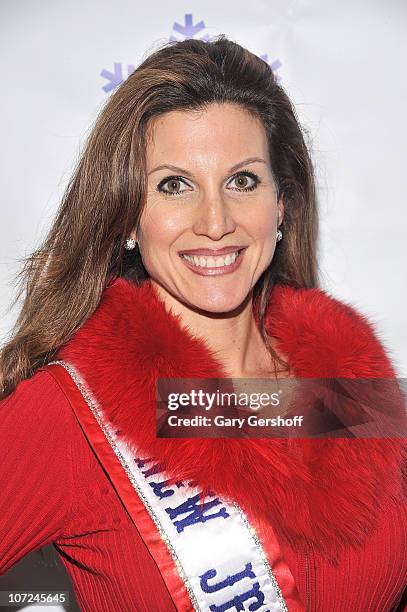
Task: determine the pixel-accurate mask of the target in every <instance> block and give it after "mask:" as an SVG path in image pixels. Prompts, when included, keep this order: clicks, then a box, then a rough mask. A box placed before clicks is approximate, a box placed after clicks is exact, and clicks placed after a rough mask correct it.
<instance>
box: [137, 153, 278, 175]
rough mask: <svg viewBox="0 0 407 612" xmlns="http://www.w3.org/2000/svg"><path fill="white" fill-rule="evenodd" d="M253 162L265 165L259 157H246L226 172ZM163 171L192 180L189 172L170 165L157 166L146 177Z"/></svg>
mask: <svg viewBox="0 0 407 612" xmlns="http://www.w3.org/2000/svg"><path fill="white" fill-rule="evenodd" d="M255 162H260V163H262V164H265V163H266V161H265V160H264V159H262V158H261V157H248V158H247V159H243V160H242V161H240V162H239V163H237V164H235V165H234V166H232V167H231V168H229V170H228V172H234V171H235V170H238V169H239V168H241V167H242V166H247V165H248V164H254V163H255ZM165 169H166V170H171V171H172V172H180V173H182V174H185V176H189V177H191V178H193V174H192V173H191V172H189V171H188V170H185V169H184V168H180V167H179V166H173V165H171V164H162V165H161V166H157V167H156V168H154V169H153V170H151V171H150V172H149V173H148V175H149V176H150V174H153V172H157V171H158V170H165Z"/></svg>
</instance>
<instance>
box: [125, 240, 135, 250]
mask: <svg viewBox="0 0 407 612" xmlns="http://www.w3.org/2000/svg"><path fill="white" fill-rule="evenodd" d="M136 244H137V240H135V239H134V238H127V240H126V242H125V243H124V248H125V249H126V250H127V251H132V250H133V249H134V248H135V246H136Z"/></svg>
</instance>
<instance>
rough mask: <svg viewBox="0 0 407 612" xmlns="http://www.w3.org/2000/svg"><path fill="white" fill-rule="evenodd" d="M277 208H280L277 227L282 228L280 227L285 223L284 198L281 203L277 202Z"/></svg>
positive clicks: (280, 200)
mask: <svg viewBox="0 0 407 612" xmlns="http://www.w3.org/2000/svg"><path fill="white" fill-rule="evenodd" d="M277 207H278V224H277V227H280V225H281V224H282V222H283V219H284V202H283V198H280V199H279V201H278V202H277Z"/></svg>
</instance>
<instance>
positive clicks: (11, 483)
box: [0, 281, 407, 612]
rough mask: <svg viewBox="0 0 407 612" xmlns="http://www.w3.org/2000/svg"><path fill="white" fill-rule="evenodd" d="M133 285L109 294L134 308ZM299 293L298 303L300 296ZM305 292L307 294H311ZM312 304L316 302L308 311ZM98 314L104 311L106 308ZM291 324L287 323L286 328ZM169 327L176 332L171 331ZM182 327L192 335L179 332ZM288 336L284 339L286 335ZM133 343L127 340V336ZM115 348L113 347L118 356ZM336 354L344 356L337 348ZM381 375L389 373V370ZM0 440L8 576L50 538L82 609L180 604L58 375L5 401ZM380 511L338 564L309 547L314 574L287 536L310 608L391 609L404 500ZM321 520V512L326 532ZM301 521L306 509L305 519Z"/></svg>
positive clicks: (401, 565) (397, 587)
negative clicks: (131, 300) (365, 535)
mask: <svg viewBox="0 0 407 612" xmlns="http://www.w3.org/2000/svg"><path fill="white" fill-rule="evenodd" d="M133 290H134V288H133V287H131V288H129V287H128V285H127V283H125V282H124V281H120V282H119V283H116V285H115V286H113V287H112V288H111V289H109V290H108V291H110V294H109V295H110V298H111V299H113V301H114V302H115V303H116V304H117V309H118V310H119V309H120V312H123V309H124V310H125V309H126V302H125V298H126V295H127V294H128V292H130V294H129V295H130V297H131V298H134V295H133V293H132V292H133ZM291 291H292V292H293V297H294V298H295V299H298V294H295V293H294V290H291ZM305 294H306V295H308V296H309V295H310V294H309V290H307V291H306V292H305ZM305 294H304V298H305ZM106 295H107V294H106ZM313 295H314V296H315V293H314V294H313ZM144 297H145V296H144ZM307 299H309V298H307ZM325 299H327V297H326V296H325ZM286 300H287V296H286ZM104 303H105V304H107V306H108V308H107V309H106V310H105V314H106V313H107V312H108V313H109V316H111V317H113V318H114V319H115V320H116V323H118V325H119V329H120V321H118V320H117V314H118V311H114V308H113V306H112V302H110V303H109V302H108V301H107V302H104ZM297 305H298V304H297ZM331 305H332V304H331ZM293 306H295V305H294V303H293V301H291V309H290V313H293V311H294V308H293ZM298 307H299V306H298ZM325 307H326V304H325ZM335 307H336V308H339V309H340V310H341V309H342V308H344V307H343V306H342V305H335ZM132 308H134V306H132ZM303 308H304V306H303V304H301V309H303ZM309 308H310V306H309V302H308V314H309ZM343 312H344V311H342V310H341V313H342V314H343ZM100 314H103V305H102V309H101V310H99V315H100ZM348 314H349V313H348ZM348 314H347V316H348ZM335 315H336V317H337V315H338V312H336V313H335ZM119 318H120V317H119ZM93 321H94V322H96V323H97V325H101V326H100V328H98V329H99V330H102V329H104V326H103V320H102V318H101V317H100V316H99V319H98V320H96V318H95V317H94V318H93ZM352 321H353V322H354V321H355V319H353V320H352ZM143 322H144V323H146V321H145V320H144V321H143ZM166 323H168V321H167V320H166ZM283 323H284V321H283V320H282V319H280V324H281V325H280V329H281V330H283V328H284V325H283ZM358 324H359V325H360V324H361V323H360V321H359V322H358ZM117 329H118V328H116V330H117ZM166 330H167V332H168V328H166ZM173 331H174V330H173ZM365 331H366V328H365ZM156 332H157V334H159V333H160V330H159V329H157V328H156ZM342 332H343V328H342ZM86 333H91V335H92V337H94V338H95V346H96V344H97V345H100V336H97V334H95V328H92V326H85V329H83V331H82V338H83V339H85V336H86ZM168 333H169V336H171V330H170V332H168ZM174 333H175V332H174ZM176 333H177V334H178V333H182V334H184V333H185V332H183V331H182V332H181V331H180V329H179V328H176ZM369 333H373V332H371V331H369ZM118 336H120V333H119V332H118ZM274 336H275V337H278V334H277V333H275V334H274ZM89 337H90V336H89V335H88V336H87V340H88V341H89ZM280 337H281V339H283V332H282V333H281V335H280ZM139 339H140V338H139ZM183 339H184V340H186V341H188V342H189V341H190V340H189V338H185V337H184V338H183ZM172 340H174V337H172V338H171V337H170V339H169V338H168V336H167V338H166V341H165V342H169V346H172V344H171V341H172ZM178 340H181V338H178ZM285 340H286V343H285V344H284V343H283V342H282V344H281V345H280V346H281V348H282V350H283V351H284V352H285V353H286V354H287V355H288V356H289V357H291V359H290V362H291V363H292V364H293V363H294V364H295V351H294V350H290V347H289V343H288V340H289V339H288V335H287V334H286V336H285ZM371 340H372V342H373V341H374V340H375V338H374V337H372V338H371ZM128 341H129V336H126V339H125V342H126V343H127V342H128ZM72 346H73V345H72ZM79 347H80V344H78V346H77V348H78V349H79ZM114 348H115V347H114V346H112V345H111V344H110V345H109V351H110V355H112V352H114ZM121 348H123V347H121ZM145 348H146V347H144V349H145ZM160 348H161V349H162V348H163V346H161V347H160ZM184 348H185V347H184ZM195 348H196V346H194V349H195ZM315 348H317V347H315V343H314V349H315ZM354 348H355V347H354V346H353V347H352V349H354ZM373 348H375V350H376V354H374V352H375V351H374V350H373ZM373 348H372V352H371V353H370V355H369V360H370V363H372V361H371V359H372V355H374V357H375V363H376V364H377V363H378V357H379V356H380V357H381V359H384V357H385V355H384V354H380V350H379V352H377V351H378V349H377V346H376V347H373ZM155 349H157V347H155ZM82 350H83V346H82ZM100 350H103V347H101V349H100ZM140 350H141V349H140ZM365 350H366V348H365ZM73 354H74V353H73V352H72V353H71V355H70V356H71V358H72V356H73ZM144 354H145V352H144ZM335 354H336V355H338V354H339V349H337V350H336V351H335ZM68 355H69V346H68V348H67V349H66V350H65V352H63V351H62V352H61V356H62V357H64V358H66V357H67V356H68ZM297 355H299V352H297ZM89 356H90V353H89ZM160 356H161V357H162V353H160ZM172 356H173V353H172ZM93 357H95V354H93ZM176 358H178V357H176ZM82 365H83V364H82ZM150 365H151V362H150ZM314 365H315V363H314ZM365 366H366V364H365ZM381 366H382V367H383V364H381ZM298 371H299V367H298V366H297V372H298ZM383 371H384V369H382V370H381V372H383ZM316 375H320V376H322V374H320V373H316ZM381 375H382V376H386V375H388V372H387V374H386V373H384V374H381ZM102 396H103V393H102ZM105 397H106V398H107V396H106V395H105ZM118 422H124V421H120V419H119V420H118ZM176 442H178V443H179V441H176ZM195 442H197V441H195ZM0 443H1V445H2V448H3V449H7V452H6V453H3V458H2V461H1V463H0V482H1V487H2V490H1V495H0V573H4V572H6V571H7V570H8V569H9V568H10V567H11V566H12V565H13V564H14V563H15V562H16V561H18V560H19V559H21V558H22V557H23V556H24V555H26V554H27V553H28V552H30V551H32V550H35V549H38V548H40V547H42V546H44V545H46V544H48V543H51V542H52V543H54V545H55V547H56V550H57V552H58V553H59V555H60V557H61V559H62V561H63V563H64V564H65V566H66V569H67V571H68V573H69V574H70V576H71V579H72V582H73V585H74V588H75V593H76V596H77V599H78V602H79V605H80V606H81V608H82V609H83V610H86V611H87V610H89V611H91V610H92V611H95V610H97V611H98V612H99V611H102V612H103V611H105V610H106V611H111V610H143V611H147V610H148V611H151V612H153V611H154V610H157V611H160V610H162V611H170V610H176V609H177V608H176V607H175V604H174V602H173V599H172V597H171V593H169V592H168V589H167V588H166V585H165V582H164V580H163V578H162V576H161V574H160V572H159V570H158V568H157V565H156V564H155V562H154V559H153V557H152V556H151V554H150V551H149V549H148V547H147V546H146V545H145V543H144V541H143V539H142V538H141V537H140V535H139V533H138V531H137V529H136V527H135V526H134V523H133V522H132V521H131V518H130V517H129V515H128V513H127V511H126V509H125V508H124V507H123V504H122V503H121V501H120V499H119V497H118V495H117V493H116V491H115V489H114V487H112V484H111V481H110V479H109V477H108V475H107V474H106V473H105V472H104V470H103V468H102V467H101V465H100V463H99V461H98V460H97V458H96V457H95V455H94V453H93V451H92V449H91V447H90V446H89V444H88V442H87V440H86V438H85V436H84V434H83V432H82V430H81V428H80V426H79V423H78V422H77V420H76V417H75V415H74V413H73V411H72V407H71V405H70V403H69V401H68V399H67V397H66V395H65V394H64V391H63V390H62V389H61V388H60V387H59V385H58V383H57V382H56V381H55V380H54V378H53V377H52V375H51V374H49V373H48V372H45V371H39V372H37V373H36V374H35V375H34V376H33V377H32V378H31V379H29V380H25V381H22V382H21V383H20V384H19V385H18V387H17V389H16V391H15V392H14V393H13V394H12V395H11V396H9V397H8V398H6V399H5V400H3V401H2V402H0ZM191 448H192V446H191ZM186 450H187V449H186ZM195 467H196V468H197V467H199V466H195ZM357 470H358V466H357V465H355V466H354V473H352V472H349V473H348V474H347V476H348V477H349V479H350V480H352V477H353V476H354V475H357ZM344 486H346V484H345V482H344ZM237 493H238V491H237ZM355 494H356V493H355ZM239 501H242V500H239ZM379 507H380V511H379V513H378V522H377V524H375V527H374V530H373V532H372V533H371V534H370V535H369V537H368V538H367V539H366V541H365V543H364V545H363V546H362V547H355V548H354V547H352V546H348V547H346V549H345V552H343V553H342V554H341V556H340V560H339V564H338V565H337V566H334V565H332V564H331V563H329V562H328V561H327V560H326V557H325V555H324V554H323V551H318V550H316V549H315V548H314V547H313V546H311V547H310V548H309V549H308V573H307V575H306V573H305V569H304V559H303V556H302V555H300V554H299V549H298V550H297V549H296V547H295V546H292V544H289V543H288V542H289V540H286V539H285V538H283V537H282V538H281V542H280V545H281V548H282V551H283V554H284V558H285V561H286V563H287V564H288V566H289V568H290V570H291V573H292V574H293V576H294V579H295V582H296V586H297V589H298V591H299V593H300V595H301V596H302V598H303V600H304V602H307V603H308V609H309V610H315V611H321V612H325V610H329V611H330V612H341V611H343V610H352V611H354V612H357V611H360V612H377V611H380V612H386V611H388V612H390V611H392V610H393V608H394V607H395V606H396V604H397V603H398V601H399V599H400V597H401V594H402V592H403V590H404V589H405V587H406V582H407V581H406V571H407V507H406V503H405V498H404V499H402V498H397V499H395V498H393V497H391V496H387V497H385V498H384V499H380V500H379ZM335 510H336V509H334V510H333V511H332V512H333V513H332V520H333V521H334V520H335ZM372 513H373V508H372ZM359 518H360V517H359V516H357V519H358V520H359ZM323 519H324V515H323V514H321V517H320V522H321V528H322V527H323V526H324V524H323ZM301 521H302V517H301V516H300V515H298V516H297V522H298V523H301Z"/></svg>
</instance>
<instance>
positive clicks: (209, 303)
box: [185, 292, 247, 314]
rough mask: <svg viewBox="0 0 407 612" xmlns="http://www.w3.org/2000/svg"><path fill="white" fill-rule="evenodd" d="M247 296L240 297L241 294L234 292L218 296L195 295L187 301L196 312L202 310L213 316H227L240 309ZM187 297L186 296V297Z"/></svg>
mask: <svg viewBox="0 0 407 612" xmlns="http://www.w3.org/2000/svg"><path fill="white" fill-rule="evenodd" d="M246 295H247V294H243V293H242V295H240V292H239V293H236V292H233V295H231V294H230V292H229V293H228V294H219V293H217V294H216V295H206V296H205V295H200V296H198V295H193V296H190V297H188V299H187V300H186V301H187V303H188V304H189V306H190V307H192V308H194V309H195V310H202V311H205V312H208V313H212V314H222V313H224V314H227V313H230V312H233V311H235V310H237V309H239V308H240V307H241V306H242V305H243V302H244V300H245V297H246ZM185 297H186V296H185Z"/></svg>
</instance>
